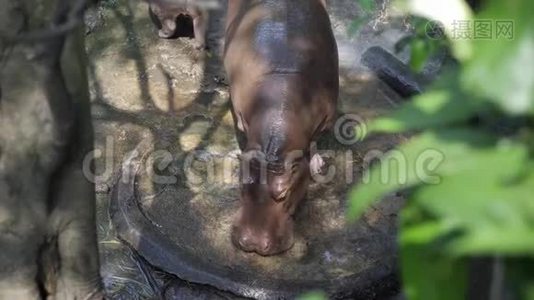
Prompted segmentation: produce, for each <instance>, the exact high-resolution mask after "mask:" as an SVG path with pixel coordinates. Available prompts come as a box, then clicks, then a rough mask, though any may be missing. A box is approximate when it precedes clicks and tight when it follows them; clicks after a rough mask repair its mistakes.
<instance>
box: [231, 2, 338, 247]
mask: <svg viewBox="0 0 534 300" xmlns="http://www.w3.org/2000/svg"><path fill="white" fill-rule="evenodd" d="M224 66H225V69H226V72H227V75H228V78H229V82H230V95H231V100H232V106H233V115H234V121H235V124H236V131H237V135H238V139H239V141H240V147H241V150H242V152H243V154H242V157H241V165H242V170H241V171H242V174H241V185H242V186H241V195H240V198H241V208H240V210H239V212H238V213H237V216H236V220H235V223H234V227H233V230H232V241H233V243H234V245H236V246H237V247H238V248H240V249H242V250H244V251H247V252H256V253H258V254H261V255H274V254H278V253H281V252H284V251H286V250H288V249H289V248H291V246H292V245H293V219H292V216H293V214H294V212H295V209H296V208H297V206H298V204H299V202H301V200H302V199H303V198H304V196H305V194H306V191H307V187H308V182H309V180H310V168H311V169H312V170H315V169H318V168H319V167H320V165H321V163H322V161H321V160H320V158H319V157H316V156H313V157H310V153H309V147H310V143H311V142H312V141H313V140H314V139H315V138H316V137H317V136H318V135H319V134H321V133H322V132H323V131H325V130H327V129H329V128H330V127H331V124H332V123H333V121H334V116H335V112H336V103H337V98H338V93H339V79H338V56H337V47H336V42H335V39H334V36H333V33H332V29H331V24H330V20H329V17H328V14H327V12H326V9H325V3H324V1H320V0H285V1H282V0H264V1H259V0H258V1H256V0H229V1H228V15H227V21H226V34H225V51H224Z"/></svg>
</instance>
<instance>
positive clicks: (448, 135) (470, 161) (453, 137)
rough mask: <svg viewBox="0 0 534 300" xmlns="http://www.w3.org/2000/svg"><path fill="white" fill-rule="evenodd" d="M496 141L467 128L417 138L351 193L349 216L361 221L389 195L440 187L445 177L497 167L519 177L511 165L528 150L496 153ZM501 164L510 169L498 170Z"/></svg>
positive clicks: (368, 173) (379, 165)
mask: <svg viewBox="0 0 534 300" xmlns="http://www.w3.org/2000/svg"><path fill="white" fill-rule="evenodd" d="M496 142H497V140H496V139H495V138H494V137H492V136H490V135H487V134H484V133H483V132H479V131H473V130H463V129H457V130H436V131H428V132H426V133H424V134H422V135H421V136H418V137H415V138H413V139H412V140H411V141H410V142H408V143H406V144H405V145H402V146H401V147H399V148H398V149H396V150H393V151H391V152H389V153H387V154H386V155H385V156H384V157H382V158H380V160H379V163H377V164H375V165H373V166H372V167H371V169H370V170H368V171H366V173H365V174H364V176H363V179H362V181H363V182H362V183H361V184H359V185H358V186H357V187H356V188H355V189H354V190H353V191H352V192H351V195H350V199H351V201H350V205H349V212H348V214H349V217H350V218H358V217H359V216H360V215H361V214H362V213H363V212H364V211H365V209H366V208H367V207H368V206H369V205H370V204H372V203H373V202H375V201H378V200H380V198H382V197H383V196H384V195H385V194H387V193H390V192H393V191H397V190H400V189H405V188H409V187H413V186H415V185H419V184H432V185H434V186H439V185H438V184H439V183H441V180H442V178H443V177H446V176H453V175H457V174H459V173H461V172H462V171H466V170H477V171H479V172H488V171H489V170H491V169H493V168H494V169H497V170H499V171H500V172H501V173H502V174H501V175H503V176H504V175H505V174H508V175H509V176H512V175H515V174H517V172H518V170H517V169H516V168H514V166H516V165H507V164H509V163H510V162H512V161H514V162H515V160H518V157H521V158H522V159H524V156H525V155H526V149H525V148H523V147H519V149H518V147H514V146H506V145H502V146H501V148H499V150H498V151H499V152H498V153H497V154H495V153H493V152H491V147H494V146H496V145H497V144H496ZM501 151H502V153H504V154H503V155H501V154H502V153H501ZM499 153H501V154H499ZM479 155H480V157H478V156H479ZM506 155H511V156H510V159H509V160H506V159H504V157H505V156H506ZM521 163H525V162H524V161H522V162H521ZM500 165H506V166H507V168H495V167H496V166H500Z"/></svg>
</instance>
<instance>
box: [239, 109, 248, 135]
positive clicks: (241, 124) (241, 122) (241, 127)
mask: <svg viewBox="0 0 534 300" xmlns="http://www.w3.org/2000/svg"><path fill="white" fill-rule="evenodd" d="M237 129H239V130H240V131H243V132H244V133H247V131H248V124H247V123H246V121H245V118H243V114H242V113H239V115H238V117H237Z"/></svg>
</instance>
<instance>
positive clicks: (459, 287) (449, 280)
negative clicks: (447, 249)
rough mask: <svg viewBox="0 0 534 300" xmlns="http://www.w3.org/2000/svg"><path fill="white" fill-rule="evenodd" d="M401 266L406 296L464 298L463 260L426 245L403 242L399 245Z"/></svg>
mask: <svg viewBox="0 0 534 300" xmlns="http://www.w3.org/2000/svg"><path fill="white" fill-rule="evenodd" d="M401 267H402V268H401V270H402V281H403V283H404V292H405V294H406V297H407V299H410V300H427V299H432V300H441V299H443V300H451V299H465V291H466V282H467V271H466V267H465V263H464V261H462V260H459V259H453V258H449V257H446V256H444V255H442V254H440V253H438V252H436V251H433V249H430V248H429V247H424V246H406V247H402V249H401Z"/></svg>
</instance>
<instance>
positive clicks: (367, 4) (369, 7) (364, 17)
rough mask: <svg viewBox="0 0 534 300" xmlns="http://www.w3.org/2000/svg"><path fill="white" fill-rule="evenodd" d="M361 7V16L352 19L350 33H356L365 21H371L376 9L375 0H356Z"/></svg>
mask: <svg viewBox="0 0 534 300" xmlns="http://www.w3.org/2000/svg"><path fill="white" fill-rule="evenodd" d="M355 1H356V2H357V3H358V6H359V7H360V10H361V12H360V17H359V18H357V19H356V20H354V21H352V23H351V24H350V26H349V34H350V35H354V34H355V33H356V32H357V31H358V29H360V28H361V27H362V25H364V24H365V23H367V22H369V21H370V20H371V18H372V15H373V13H374V12H375V10H376V3H375V0H355Z"/></svg>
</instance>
